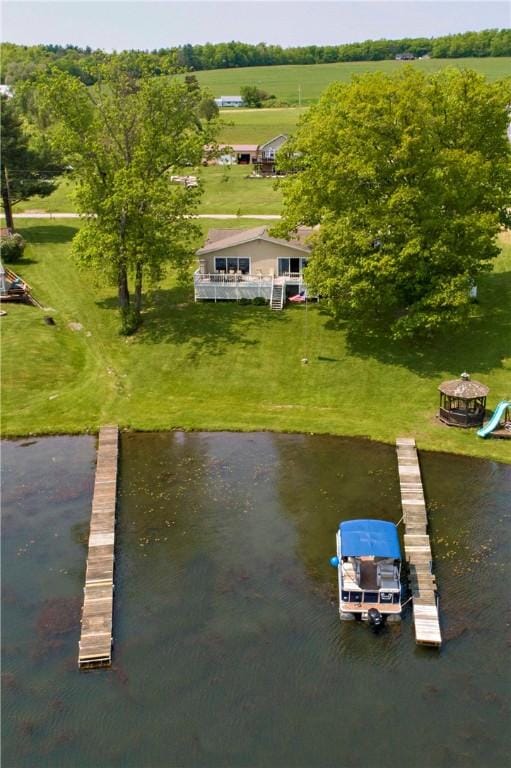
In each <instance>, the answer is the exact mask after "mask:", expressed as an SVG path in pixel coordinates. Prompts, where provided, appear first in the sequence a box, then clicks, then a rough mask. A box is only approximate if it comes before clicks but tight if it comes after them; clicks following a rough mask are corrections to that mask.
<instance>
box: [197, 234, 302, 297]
mask: <svg viewBox="0 0 511 768" xmlns="http://www.w3.org/2000/svg"><path fill="white" fill-rule="evenodd" d="M312 231H313V230H312V229H311V228H309V227H300V228H299V229H298V232H297V233H296V235H295V237H294V238H293V239H291V240H284V239H281V238H278V237H272V236H271V235H269V234H268V229H267V227H255V228H254V229H239V230H236V229H230V230H229V229H210V230H209V232H208V239H207V241H206V243H205V245H204V246H203V247H202V248H199V250H198V251H197V254H196V255H197V258H198V261H199V268H198V269H197V271H196V272H195V274H194V295H195V301H197V300H200V299H212V300H213V301H222V300H229V299H230V300H234V301H239V300H240V299H254V298H256V297H261V298H264V299H265V300H266V301H269V302H270V306H271V308H272V309H282V307H283V306H284V303H285V300H286V298H290V297H292V296H296V295H297V294H300V293H303V292H305V290H306V287H305V283H304V281H303V270H304V269H305V267H306V266H307V261H308V259H309V256H310V252H311V248H310V246H309V245H307V238H308V237H309V236H310V235H311V234H312Z"/></svg>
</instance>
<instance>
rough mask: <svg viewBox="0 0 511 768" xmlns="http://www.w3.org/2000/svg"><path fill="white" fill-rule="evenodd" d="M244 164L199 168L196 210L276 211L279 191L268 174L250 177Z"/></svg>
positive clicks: (277, 212)
mask: <svg viewBox="0 0 511 768" xmlns="http://www.w3.org/2000/svg"><path fill="white" fill-rule="evenodd" d="M251 171H252V167H251V166H248V165H232V166H227V167H226V166H224V167H222V166H218V165H212V166H209V167H208V168H202V169H201V172H200V175H201V178H202V181H203V184H204V195H203V197H202V201H201V204H200V213H202V214H206V213H235V214H244V215H247V214H252V213H255V214H280V212H281V208H282V193H281V191H280V190H279V189H276V185H275V180H274V179H272V178H260V179H257V178H250V173H251Z"/></svg>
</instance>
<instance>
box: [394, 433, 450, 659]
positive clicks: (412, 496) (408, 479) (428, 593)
mask: <svg viewBox="0 0 511 768" xmlns="http://www.w3.org/2000/svg"><path fill="white" fill-rule="evenodd" d="M396 449H397V461H398V470H399V485H400V487H401V505H402V508H403V520H404V524H405V536H404V542H405V559H406V562H407V564H408V572H409V577H410V586H411V590H412V602H413V618H414V623H415V640H416V642H417V643H418V644H420V645H434V646H440V645H441V644H442V635H441V633H440V622H439V617H438V595H437V585H436V579H435V576H434V575H433V573H432V556H431V544H430V541H429V535H428V533H427V528H428V516H427V512H426V503H425V500H424V491H423V488H422V480H421V472H420V467H419V459H418V456H417V449H416V447H415V440H413V438H406V437H398V439H397V440H396Z"/></svg>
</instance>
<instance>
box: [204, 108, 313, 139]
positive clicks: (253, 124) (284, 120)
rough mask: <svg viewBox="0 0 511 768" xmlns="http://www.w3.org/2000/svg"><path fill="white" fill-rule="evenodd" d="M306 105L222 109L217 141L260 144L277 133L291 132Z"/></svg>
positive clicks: (304, 110)
mask: <svg viewBox="0 0 511 768" xmlns="http://www.w3.org/2000/svg"><path fill="white" fill-rule="evenodd" d="M306 111H307V108H306V107H301V108H299V107H289V108H286V109H280V108H275V109H231V110H227V109H224V110H222V112H221V116H222V119H223V121H224V123H226V124H225V125H224V127H223V128H222V131H221V133H220V137H219V141H221V142H225V143H229V142H230V143H232V144H242V143H246V144H262V143H263V142H265V141H268V140H269V139H273V137H274V136H278V135H279V133H286V134H290V133H293V132H294V130H295V128H296V124H297V122H298V118H299V117H300V115H302V114H303V113H304V112H306Z"/></svg>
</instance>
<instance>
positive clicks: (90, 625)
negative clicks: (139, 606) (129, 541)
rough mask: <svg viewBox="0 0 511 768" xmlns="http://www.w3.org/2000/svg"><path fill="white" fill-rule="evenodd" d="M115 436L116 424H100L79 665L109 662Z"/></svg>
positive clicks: (116, 437) (117, 435)
mask: <svg viewBox="0 0 511 768" xmlns="http://www.w3.org/2000/svg"><path fill="white" fill-rule="evenodd" d="M118 438H119V430H118V428H117V427H113V426H108V427H102V428H101V429H100V431H99V441H98V453H97V463H96V479H95V483H94V496H93V499H92V515H91V522H90V533H89V552H88V556H87V571H86V574H85V588H84V590H83V592H84V598H83V609H82V619H81V624H82V629H81V637H80V642H79V646H78V647H79V651H78V666H79V667H80V668H86V667H98V666H104V665H108V664H111V661H112V641H113V638H112V611H113V599H114V540H115V502H116V495H117V455H118Z"/></svg>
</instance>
